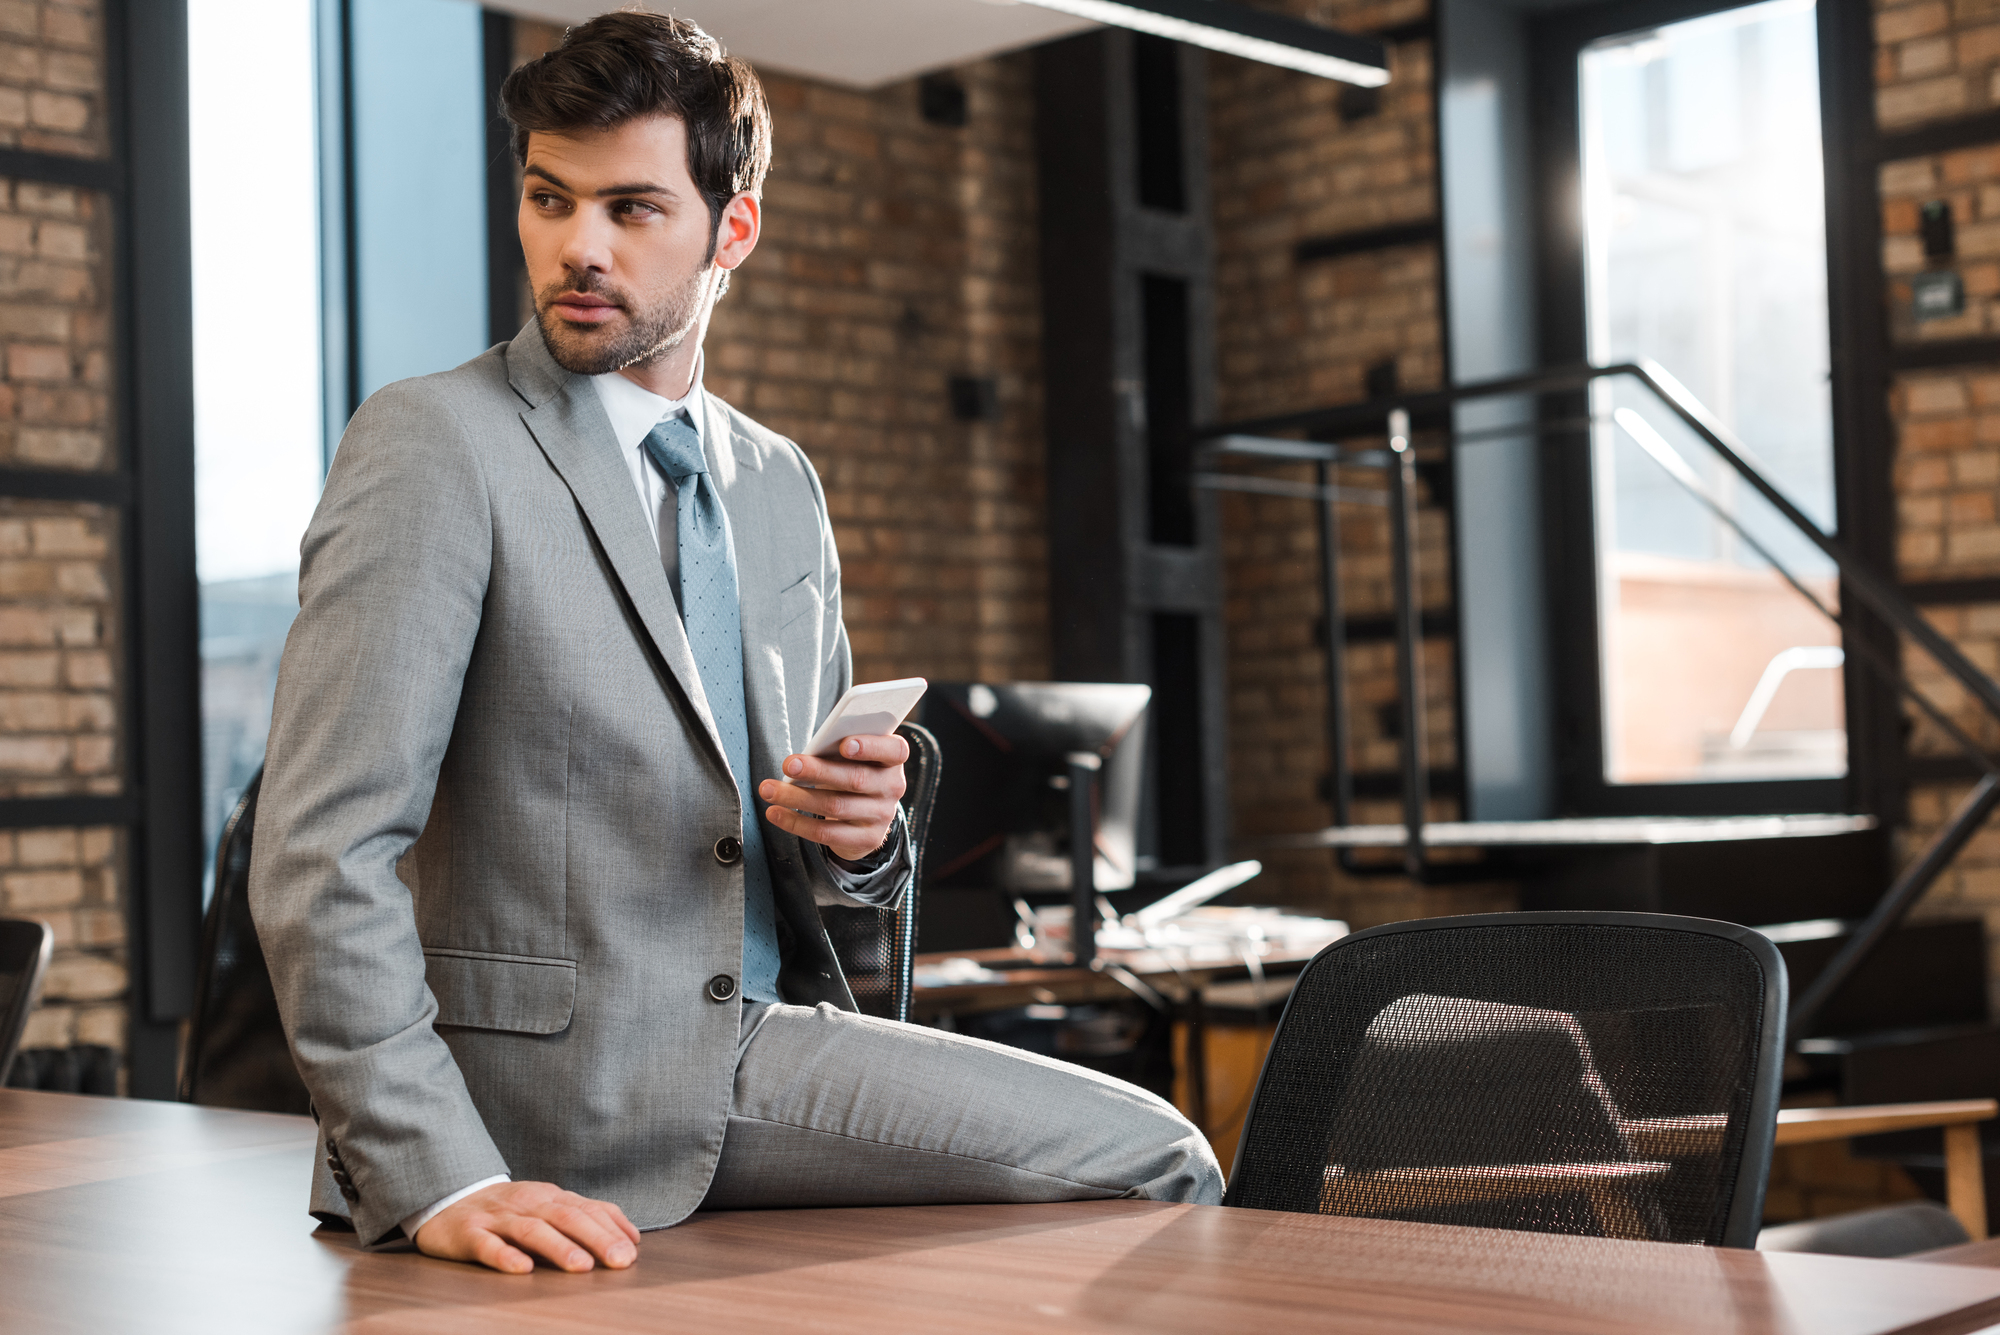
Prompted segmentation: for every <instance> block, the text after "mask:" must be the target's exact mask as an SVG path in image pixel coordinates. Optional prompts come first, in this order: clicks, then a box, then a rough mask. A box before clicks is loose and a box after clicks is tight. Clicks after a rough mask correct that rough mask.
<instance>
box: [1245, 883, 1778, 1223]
mask: <svg viewBox="0 0 2000 1335" xmlns="http://www.w3.org/2000/svg"><path fill="white" fill-rule="evenodd" d="M1784 1008H1785V970H1784V964H1783V962H1782V961H1781V960H1780V959H1779V957H1778V953H1777V949H1776V947H1774V946H1773V945H1772V944H1771V943H1770V941H1768V940H1767V939H1765V938H1764V937H1763V936H1761V935H1759V934H1757V933H1756V932H1752V931H1750V930H1749V929H1748V928H1744V927H1738V926H1735V925H1734V924H1730V923H1720V922H1710V921H1707V920H1705V919H1696V918H1676V917H1667V916H1664V915H1660V914H1645V913H1496V914H1482V915H1478V916H1472V917H1462V918H1436V919H1429V920H1424V921H1417V922H1407V923H1395V924H1392V925H1390V926H1388V927H1377V928H1372V929H1370V930H1368V931H1365V932H1357V933H1355V934H1354V935H1352V936H1349V937H1346V938H1344V939H1342V940H1340V941H1337V942H1335V943H1334V944H1333V945H1331V946H1329V947H1327V948H1326V949H1325V950H1323V951H1321V952H1320V953H1319V954H1318V955H1317V956H1315V957H1314V959H1313V961H1312V962H1311V963H1310V964H1308V965H1307V966H1306V968H1305V971H1304V972H1303V973H1302V974H1301V975H1300V976H1299V981H1298V984H1297V986H1296V987H1295V988H1294V990H1293V992H1292V996H1291V1000H1290V1002H1289V1003H1288V1004H1287V1006H1286V1008H1285V1014H1284V1018H1283V1019H1282V1020H1281V1021H1280V1023H1279V1026H1278V1032H1277V1035H1276V1037H1275V1038H1274V1039H1273V1041H1272V1045H1271V1051H1270V1054H1269V1056H1268V1057H1267V1058H1266V1059H1265V1065H1264V1072H1263V1075H1262V1077H1261V1078H1260V1079H1259V1081H1258V1086H1257V1093H1256V1098H1255V1101H1254V1102H1253V1103H1252V1105H1251V1109H1250V1115H1249V1118H1248V1120H1247V1121H1246V1123H1245V1127H1244V1134H1243V1141H1242V1146H1241V1148H1240V1150H1239V1151H1238V1156H1237V1162H1236V1170H1235V1172H1234V1173H1233V1174H1231V1177H1230V1182H1229V1192H1228V1198H1227V1200H1226V1202H1225V1203H1226V1204H1230V1205H1241V1206H1250V1207H1253V1208H1258V1209H1269V1210H1293V1211H1300V1212H1306V1213H1314V1212H1317V1213H1323V1214H1340V1215H1361V1216H1369V1217H1374V1218H1385V1219H1404V1220H1413V1221H1419V1222H1426V1223H1440V1224H1470V1225H1477V1226H1483V1227H1489V1228H1511V1229H1521V1230H1527V1231H1533V1232H1542V1233H1572V1234H1584V1235H1590V1236H1598V1237H1628V1238H1645V1239H1651V1240H1655V1241H1661V1242H1683V1243H1706V1244H1710V1245H1726V1246H1733V1247H1749V1246H1753V1245H1754V1244H1755V1242H1756V1236H1757V1229H1758V1226H1759V1224H1760V1223H1761V1217H1762V1214H1763V1203H1764V1182H1765V1178H1766V1177H1767V1176H1768V1174H1769V1171H1770V1161H1771V1143H1772V1138H1773V1134H1774V1131H1775V1126H1776V1121H1777V1106H1778V1086H1779V1082H1780V1078H1781V1074H1782V1065H1781V1062H1782V1047H1783V1042H1784Z"/></svg>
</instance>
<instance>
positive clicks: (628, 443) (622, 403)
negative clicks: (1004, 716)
mask: <svg viewBox="0 0 2000 1335" xmlns="http://www.w3.org/2000/svg"><path fill="white" fill-rule="evenodd" d="M706 360H707V359H706V357H705V356H704V355H702V354H697V355H696V357H695V363H694V379H693V380H691V381H690V382H689V383H688V392H687V394H686V395H685V396H683V397H681V398H678V399H668V398H662V397H661V396H660V395H658V394H655V393H653V392H652V391H651V390H648V389H642V388H640V387H639V386H638V385H637V384H635V383H633V382H632V381H631V380H629V379H627V378H626V377H625V376H623V375H620V374H619V373H618V372H616V371H612V372H610V373H609V374H606V375H599V376H592V377H591V378H590V384H591V388H593V389H595V390H596V391H597V399H598V402H599V403H602V404H603V405H604V413H605V416H607V417H609V418H610V419H611V434H612V435H613V436H615V437H616V438H617V440H618V452H619V454H620V455H621V456H622V457H623V458H624V460H625V467H626V469H627V470H628V471H629V472H630V473H631V475H632V486H633V488H634V489H635V490H637V491H638V493H639V505H640V508H642V509H643V510H645V512H646V527H647V529H648V530H650V531H651V533H652V535H653V545H654V546H655V547H656V548H658V549H659V552H660V563H661V565H663V566H665V567H666V571H667V584H668V586H669V587H671V588H672V589H673V591H674V605H675V606H677V607H678V606H679V605H680V600H681V580H680V520H679V516H680V493H679V492H678V491H677V490H676V489H675V487H674V485H673V483H671V482H669V481H668V480H667V479H666V476H665V475H664V474H662V473H661V472H660V470H659V469H657V468H655V467H653V463H652V460H650V459H648V458H647V457H646V449H645V440H646V437H647V436H648V435H650V434H651V433H652V430H653V428H654V427H656V426H658V425H659V424H660V423H661V422H663V421H665V420H666V419H667V418H669V417H673V416H675V415H676V414H679V413H685V414H686V415H687V419H688V422H689V423H690V424H691V425H692V426H693V427H694V431H695V435H696V437H697V438H698V439H700V441H701V443H702V449H703V452H704V453H706V452H707V449H708V432H707V430H706V428H707V425H708V412H707V407H708V402H707V399H706V397H705V395H704V394H703V392H702V385H701V373H702V368H703V365H704V364H705V362H706ZM902 843H903V822H902V819H901V817H900V816H899V817H898V818H897V821H896V824H895V826H894V828H893V829H891V830H890V832H889V838H888V840H887V841H886V842H885V843H884V845H883V847H882V849H881V850H880V851H878V852H876V853H874V854H872V855H871V856H870V857H869V858H868V859H867V860H866V861H865V862H863V863H859V864H855V866H854V867H853V868H850V867H849V866H847V865H844V864H843V863H842V862H841V861H840V860H839V859H838V858H835V857H831V856H827V857H824V858H823V861H824V863H825V866H826V870H827V874H828V876H830V877H831V878H832V880H833V883H834V884H835V885H836V886H838V887H839V888H840V889H842V890H844V891H847V892H848V893H849V894H854V893H856V892H857V891H862V890H864V889H865V888H866V886H867V884H868V882H869V881H871V880H873V879H874V877H875V876H876V875H877V874H878V873H880V872H881V871H882V870H883V868H884V867H886V866H887V865H888V861H889V858H890V857H892V856H895V855H899V854H900V853H901V852H902ZM809 847H810V849H812V850H813V851H818V850H819V849H820V846H819V845H818V844H812V845H810V846H809ZM511 1181H513V1179H512V1178H511V1177H509V1176H508V1175H507V1174H505V1173H501V1174H499V1175H498V1176H495V1177H489V1178H483V1179H481V1180H480V1181H478V1182H475V1183H473V1184H472V1185H471V1186H469V1187H461V1188H460V1189H459V1190H457V1191H454V1192H452V1193H451V1195H449V1196H446V1197H445V1198H444V1199H443V1200H441V1201H438V1202H437V1203H436V1204H434V1205H431V1206H430V1207H428V1208H427V1209H423V1210H419V1211H417V1212H416V1213H415V1214H413V1215H411V1216H410V1217H409V1218H408V1219H405V1220H404V1221H403V1236H404V1237H406V1238H409V1239H411V1240H412V1241H414V1240H415V1238H416V1236H417V1230H418V1229H420V1228H422V1227H423V1226H424V1225H425V1224H428V1223H429V1222H430V1221H431V1220H433V1219H435V1218H436V1217H437V1216H438V1215H440V1214H442V1213H444V1211H445V1210H447V1209H448V1208H450V1207H451V1206H454V1205H456V1204H458V1203H459V1202H460V1201H462V1200H464V1199H465V1198H466V1197H467V1196H470V1195H471V1194H472V1193H473V1192H475V1191H482V1190H484V1189H485V1188H487V1187H490V1186H492V1185H493V1184H494V1183H496V1182H511Z"/></svg>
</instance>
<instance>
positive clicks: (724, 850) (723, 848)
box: [715, 834, 743, 1000]
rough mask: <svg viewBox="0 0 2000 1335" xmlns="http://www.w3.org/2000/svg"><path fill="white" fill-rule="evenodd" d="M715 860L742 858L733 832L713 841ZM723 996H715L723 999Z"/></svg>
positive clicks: (729, 863)
mask: <svg viewBox="0 0 2000 1335" xmlns="http://www.w3.org/2000/svg"><path fill="white" fill-rule="evenodd" d="M715 860H716V861H717V862H720V863H721V864H722V865H723V866H725V867H728V866H733V865H734V864H736V863H738V862H741V861H742V860H743V841H742V840H741V839H738V838H737V837H736V836H735V835H733V834H725V835H723V836H722V837H721V838H720V839H718V840H716V841H715ZM723 999H724V998H717V1000H723Z"/></svg>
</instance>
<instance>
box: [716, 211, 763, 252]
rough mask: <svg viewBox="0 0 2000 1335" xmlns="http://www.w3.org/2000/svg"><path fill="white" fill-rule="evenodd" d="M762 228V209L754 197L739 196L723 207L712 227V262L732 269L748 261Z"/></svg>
mask: <svg viewBox="0 0 2000 1335" xmlns="http://www.w3.org/2000/svg"><path fill="white" fill-rule="evenodd" d="M763 225H764V208H763V205H762V204H761V203H760V202H759V201H758V199H757V196H755V195H752V194H747V193H746V194H741V195H738V196H736V197H735V198H734V199H732V200H730V201H729V203H728V204H727V205H725V206H724V207H723V210H722V217H721V218H720V219H718V220H717V222H716V224H715V262H716V264H717V265H719V266H720V267H722V268H724V269H734V268H736V266H738V265H739V264H741V263H743V261H745V260H747V259H749V258H750V252H751V251H753V250H755V249H756V248H757V238H758V236H759V235H760V234H761V233H762V230H763Z"/></svg>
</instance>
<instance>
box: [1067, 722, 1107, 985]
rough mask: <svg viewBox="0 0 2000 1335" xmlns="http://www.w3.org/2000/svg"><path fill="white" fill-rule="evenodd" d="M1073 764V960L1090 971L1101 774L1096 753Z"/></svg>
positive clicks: (1075, 754)
mask: <svg viewBox="0 0 2000 1335" xmlns="http://www.w3.org/2000/svg"><path fill="white" fill-rule="evenodd" d="M1064 758H1065V759H1066V760H1067V761H1068V762H1069V903H1070V916H1069V948H1070V961H1071V963H1072V964H1073V965H1074V966H1075V967H1077V968H1080V969H1088V968H1090V967H1091V965H1092V964H1093V963H1094V962H1095V961H1096V959H1097V823H1096V819H1095V811H1094V808H1095V807H1096V805H1097V804H1096V797H1097V771H1098V770H1099V769H1101V768H1103V765H1104V758H1103V757H1102V756H1100V755H1098V754H1097V753H1096V752H1095V751H1071V752H1070V753H1069V754H1068V755H1067V756H1066V757H1064Z"/></svg>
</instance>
